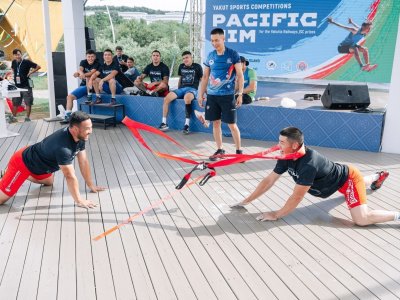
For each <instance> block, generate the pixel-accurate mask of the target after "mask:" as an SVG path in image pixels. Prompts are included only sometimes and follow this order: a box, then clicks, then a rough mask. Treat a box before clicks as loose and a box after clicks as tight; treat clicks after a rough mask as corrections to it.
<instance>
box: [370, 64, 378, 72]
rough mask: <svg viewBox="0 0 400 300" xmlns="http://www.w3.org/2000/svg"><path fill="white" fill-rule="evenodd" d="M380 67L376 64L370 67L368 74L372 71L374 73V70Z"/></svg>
mask: <svg viewBox="0 0 400 300" xmlns="http://www.w3.org/2000/svg"><path fill="white" fill-rule="evenodd" d="M377 67H378V65H377V64H374V65H369V68H368V70H367V71H368V72H371V71H373V70H375V69H376V68H377Z"/></svg>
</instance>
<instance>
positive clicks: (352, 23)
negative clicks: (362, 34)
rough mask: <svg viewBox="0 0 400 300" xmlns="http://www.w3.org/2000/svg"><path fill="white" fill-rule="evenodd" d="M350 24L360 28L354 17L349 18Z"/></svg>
mask: <svg viewBox="0 0 400 300" xmlns="http://www.w3.org/2000/svg"><path fill="white" fill-rule="evenodd" d="M349 24H351V25H353V26H354V27H356V28H357V29H360V26H359V25H358V24H356V23H354V22H353V19H352V18H349Z"/></svg>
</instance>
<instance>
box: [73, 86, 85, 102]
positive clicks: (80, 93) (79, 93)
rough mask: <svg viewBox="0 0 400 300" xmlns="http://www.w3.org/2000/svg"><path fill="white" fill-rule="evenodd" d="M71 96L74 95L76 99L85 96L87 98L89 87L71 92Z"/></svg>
mask: <svg viewBox="0 0 400 300" xmlns="http://www.w3.org/2000/svg"><path fill="white" fill-rule="evenodd" d="M71 95H74V96H75V98H76V99H79V98H82V97H83V96H87V87H86V85H83V86H80V87H78V88H77V89H75V90H73V91H72V92H71Z"/></svg>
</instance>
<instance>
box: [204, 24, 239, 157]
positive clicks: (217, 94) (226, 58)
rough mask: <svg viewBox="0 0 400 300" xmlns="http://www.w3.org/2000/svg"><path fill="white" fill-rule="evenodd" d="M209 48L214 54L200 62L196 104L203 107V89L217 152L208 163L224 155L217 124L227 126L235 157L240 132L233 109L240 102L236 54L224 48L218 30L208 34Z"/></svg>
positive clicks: (222, 38)
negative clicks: (212, 49) (199, 79)
mask: <svg viewBox="0 0 400 300" xmlns="http://www.w3.org/2000/svg"><path fill="white" fill-rule="evenodd" d="M211 44H212V46H213V47H214V49H215V50H214V51H212V52H210V53H209V54H208V57H207V59H206V60H205V62H204V65H205V68H204V73H203V78H202V80H201V84H200V88H199V96H198V101H199V105H200V106H201V107H203V101H204V100H205V98H204V93H205V91H206V89H207V103H206V109H205V112H206V113H205V118H206V120H209V121H213V135H214V140H215V143H216V144H217V151H216V152H215V153H214V154H213V155H212V156H210V160H211V161H215V160H217V159H218V156H219V155H223V154H225V150H224V149H223V148H222V128H221V122H224V123H227V124H228V126H229V129H230V130H231V133H232V137H233V140H234V142H235V146H236V153H237V154H241V153H242V150H240V146H241V145H240V131H239V128H238V127H237V125H236V122H237V112H236V109H237V108H238V107H240V106H241V105H242V101H243V72H242V65H241V63H240V58H239V54H238V53H237V52H236V51H235V50H233V49H230V48H228V47H225V35H224V31H223V30H222V29H221V28H215V29H213V30H212V31H211ZM236 78H237V86H238V87H239V88H238V93H237V95H238V97H237V99H235V95H234V94H235V80H236Z"/></svg>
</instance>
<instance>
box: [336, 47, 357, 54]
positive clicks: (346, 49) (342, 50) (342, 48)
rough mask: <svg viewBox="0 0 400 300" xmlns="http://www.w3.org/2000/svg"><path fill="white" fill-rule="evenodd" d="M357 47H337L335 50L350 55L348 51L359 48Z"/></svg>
mask: <svg viewBox="0 0 400 300" xmlns="http://www.w3.org/2000/svg"><path fill="white" fill-rule="evenodd" d="M359 47H360V46H359V45H355V46H350V45H339V46H338V47H337V50H338V52H339V53H350V49H354V48H359Z"/></svg>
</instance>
